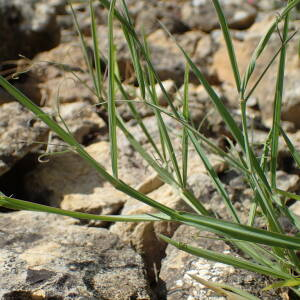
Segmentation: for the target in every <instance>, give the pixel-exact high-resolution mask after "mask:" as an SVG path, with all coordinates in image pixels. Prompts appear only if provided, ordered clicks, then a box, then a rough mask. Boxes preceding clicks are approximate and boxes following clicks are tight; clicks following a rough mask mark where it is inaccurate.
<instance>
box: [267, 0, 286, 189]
mask: <svg viewBox="0 0 300 300" xmlns="http://www.w3.org/2000/svg"><path fill="white" fill-rule="evenodd" d="M289 2H290V1H289ZM288 30H289V14H287V15H286V17H285V20H284V26H283V34H282V39H283V42H285V41H286V40H287V38H288ZM285 62H286V46H283V47H282V49H281V52H280V59H279V67H278V72H277V81H276V91H275V99H274V108H273V109H274V112H273V125H272V140H271V162H270V172H271V186H272V188H276V171H277V158H278V139H279V134H280V132H279V128H280V121H281V106H282V98H283V85H284V74H285Z"/></svg>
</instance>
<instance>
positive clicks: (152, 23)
mask: <svg viewBox="0 0 300 300" xmlns="http://www.w3.org/2000/svg"><path fill="white" fill-rule="evenodd" d="M154 5H155V6H152V5H151V6H149V5H147V4H146V3H144V9H143V10H141V11H140V12H139V14H138V15H137V18H136V21H135V28H136V29H137V30H138V31H139V32H144V33H145V34H150V33H152V32H154V31H155V30H157V29H159V28H161V24H160V23H162V24H163V25H164V26H165V27H166V28H167V30H168V31H169V32H170V33H172V34H175V33H184V32H186V31H187V30H188V29H189V28H188V26H187V25H186V24H184V23H183V22H182V21H181V20H180V6H179V5H176V4H175V3H172V2H163V1H157V2H156V3H154Z"/></svg>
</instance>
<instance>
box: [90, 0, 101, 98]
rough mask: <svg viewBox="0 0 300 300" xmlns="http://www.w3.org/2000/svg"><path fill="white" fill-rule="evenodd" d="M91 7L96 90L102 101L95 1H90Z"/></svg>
mask: <svg viewBox="0 0 300 300" xmlns="http://www.w3.org/2000/svg"><path fill="white" fill-rule="evenodd" d="M89 6H90V16H91V31H92V39H93V50H94V61H95V69H96V86H95V89H96V91H97V95H98V98H99V99H101V98H102V97H101V92H102V72H101V61H100V55H99V48H98V34H97V24H96V19H95V10H94V6H93V0H89Z"/></svg>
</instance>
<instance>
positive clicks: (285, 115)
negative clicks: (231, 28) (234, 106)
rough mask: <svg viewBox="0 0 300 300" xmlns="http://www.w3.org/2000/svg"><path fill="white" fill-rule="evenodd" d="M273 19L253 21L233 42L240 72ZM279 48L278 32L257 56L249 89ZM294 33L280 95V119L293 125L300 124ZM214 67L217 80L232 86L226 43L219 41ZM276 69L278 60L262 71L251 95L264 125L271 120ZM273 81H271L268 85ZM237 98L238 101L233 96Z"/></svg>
mask: <svg viewBox="0 0 300 300" xmlns="http://www.w3.org/2000/svg"><path fill="white" fill-rule="evenodd" d="M273 21H274V18H270V17H267V18H265V19H263V20H262V21H261V22H259V23H257V24H255V25H254V26H253V27H252V28H251V29H250V30H249V32H248V34H247V35H246V37H245V40H244V41H243V42H241V41H234V46H235V49H236V55H237V61H238V63H239V69H240V72H241V74H243V73H244V72H245V70H246V67H247V64H248V63H249V62H250V58H251V56H252V53H253V51H254V49H255V48H256V46H257V44H258V42H259V41H260V39H261V38H262V36H263V33H264V32H265V31H266V28H269V26H270V25H271V23H272V22H273ZM294 27H295V28H297V27H299V24H298V22H295V23H294ZM280 47H281V41H280V38H279V37H278V36H277V35H274V36H272V38H271V40H270V43H269V46H268V47H267V48H266V49H265V51H264V52H263V54H262V55H261V57H260V59H259V60H258V61H257V63H256V68H255V72H254V73H253V75H252V78H251V80H250V82H249V84H248V86H249V88H248V90H249V89H250V88H252V86H253V84H254V83H255V82H256V80H257V79H258V78H259V76H260V75H261V74H262V72H263V71H264V69H265V67H266V66H267V64H268V63H269V62H270V59H271V58H272V57H273V56H274V55H275V53H276V51H277V50H278V49H279V48H280ZM297 47H298V42H297V36H296V37H295V38H294V39H292V40H291V41H290V42H289V45H288V48H287V49H288V50H287V57H288V59H287V61H286V68H285V82H284V84H285V86H284V94H283V103H282V120H284V121H289V122H292V123H294V124H295V126H296V128H299V127H300V121H299V118H298V115H299V111H300V108H299V107H300V106H299V103H298V102H299V101H298V98H299V97H298V94H299V92H300V91H299V78H300V68H299V58H298V55H297V49H298V48H297ZM213 67H214V69H215V70H216V72H217V74H218V77H219V79H220V80H221V81H222V82H227V83H228V82H229V83H231V84H232V85H234V79H233V73H232V71H231V67H230V65H229V60H228V56H227V51H226V49H225V44H224V42H223V41H222V42H221V43H220V48H219V50H218V51H217V52H216V53H215V55H214V63H213ZM277 69H278V59H277V60H276V61H275V63H274V64H273V65H272V66H271V67H270V69H269V70H268V71H267V73H266V74H265V76H264V78H263V80H262V81H261V82H260V84H259V85H258V86H257V88H256V90H255V92H254V93H253V95H252V96H253V97H255V98H256V99H257V101H258V104H259V108H260V111H261V114H262V120H263V122H264V125H266V126H270V119H271V118H272V116H273V103H274V93H275V83H276V76H277ZM270 83H272V84H270ZM233 97H235V99H236V101H238V99H237V97H236V96H233Z"/></svg>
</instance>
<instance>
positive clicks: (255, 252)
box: [228, 239, 283, 270]
mask: <svg viewBox="0 0 300 300" xmlns="http://www.w3.org/2000/svg"><path fill="white" fill-rule="evenodd" d="M228 241H229V242H231V243H232V244H233V245H234V246H235V247H237V248H238V249H240V250H241V251H242V252H243V253H245V254H246V255H248V256H249V257H251V258H252V259H253V260H254V261H255V262H257V263H259V264H261V265H263V266H266V267H270V268H272V269H277V270H280V267H279V266H278V264H277V261H280V262H283V259H282V258H281V257H279V256H278V255H276V254H274V253H273V252H271V251H266V250H265V249H264V248H263V247H261V246H258V245H257V244H254V243H250V242H245V241H235V240H234V241H233V240H231V239H229V240H228Z"/></svg>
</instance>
